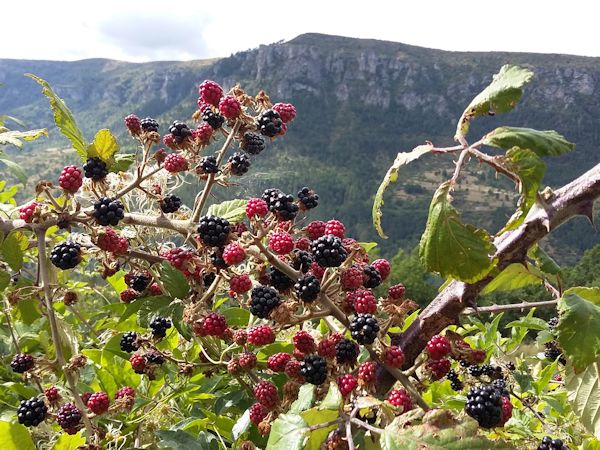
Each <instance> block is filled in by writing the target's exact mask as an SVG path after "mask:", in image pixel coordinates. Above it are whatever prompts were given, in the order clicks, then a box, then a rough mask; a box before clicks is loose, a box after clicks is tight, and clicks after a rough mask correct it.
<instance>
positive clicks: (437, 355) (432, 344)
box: [427, 335, 452, 360]
mask: <svg viewBox="0 0 600 450" xmlns="http://www.w3.org/2000/svg"><path fill="white" fill-rule="evenodd" d="M451 350H452V346H451V345H450V341H449V340H448V339H447V338H446V337H445V336H440V335H436V336H433V337H432V338H431V339H429V342H428V343H427V353H429V357H430V358H431V359H433V360H436V359H442V358H445V357H446V356H448V354H449V353H450V351H451Z"/></svg>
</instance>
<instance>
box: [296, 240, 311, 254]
mask: <svg viewBox="0 0 600 450" xmlns="http://www.w3.org/2000/svg"><path fill="white" fill-rule="evenodd" d="M294 247H295V248H296V249H298V250H302V251H308V249H310V239H308V238H305V237H301V238H298V239H296V242H294Z"/></svg>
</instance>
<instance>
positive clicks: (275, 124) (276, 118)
mask: <svg viewBox="0 0 600 450" xmlns="http://www.w3.org/2000/svg"><path fill="white" fill-rule="evenodd" d="M257 127H258V131H259V132H260V134H262V135H264V136H267V137H275V136H277V135H279V134H281V130H282V127H283V121H282V120H281V116H280V115H279V113H278V112H277V111H274V110H272V109H268V110H267V111H265V112H264V113H262V114H261V115H260V116H259V118H258V120H257Z"/></svg>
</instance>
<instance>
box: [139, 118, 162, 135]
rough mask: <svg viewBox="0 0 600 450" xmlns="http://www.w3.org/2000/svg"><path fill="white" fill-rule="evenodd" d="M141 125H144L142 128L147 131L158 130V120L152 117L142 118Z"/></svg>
mask: <svg viewBox="0 0 600 450" xmlns="http://www.w3.org/2000/svg"><path fill="white" fill-rule="evenodd" d="M140 125H141V127H142V130H144V131H145V132H147V133H149V132H152V131H154V132H158V122H157V121H156V120H154V119H153V118H152V117H146V118H145V119H142V120H141V122H140Z"/></svg>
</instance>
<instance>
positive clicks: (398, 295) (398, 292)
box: [388, 283, 406, 300]
mask: <svg viewBox="0 0 600 450" xmlns="http://www.w3.org/2000/svg"><path fill="white" fill-rule="evenodd" d="M405 292H406V288H405V287H404V285H403V284H402V283H399V284H395V285H394V286H392V287H390V288H389V289H388V297H389V298H391V299H393V300H401V299H403V298H404V294H405Z"/></svg>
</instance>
